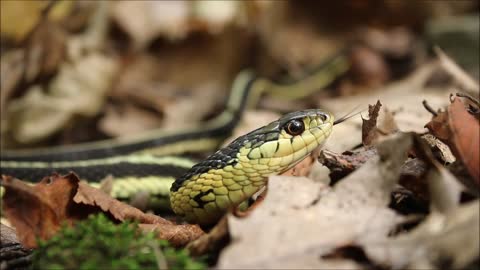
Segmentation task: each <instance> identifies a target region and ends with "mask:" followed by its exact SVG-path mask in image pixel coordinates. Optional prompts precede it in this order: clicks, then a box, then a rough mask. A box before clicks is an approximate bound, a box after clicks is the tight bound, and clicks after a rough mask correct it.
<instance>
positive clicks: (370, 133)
mask: <svg viewBox="0 0 480 270" xmlns="http://www.w3.org/2000/svg"><path fill="white" fill-rule="evenodd" d="M380 107H382V103H380V100H377V103H376V104H375V105H374V106H372V105H368V119H362V143H363V145H372V144H373V142H374V141H375V139H376V138H377V136H378V134H377V130H376V129H377V118H378V113H379V111H380Z"/></svg>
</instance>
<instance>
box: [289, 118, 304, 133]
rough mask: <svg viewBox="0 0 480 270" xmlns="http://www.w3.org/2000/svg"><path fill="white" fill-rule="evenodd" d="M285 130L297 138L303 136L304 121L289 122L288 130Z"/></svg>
mask: <svg viewBox="0 0 480 270" xmlns="http://www.w3.org/2000/svg"><path fill="white" fill-rule="evenodd" d="M285 130H286V131H287V133H288V134H290V135H292V136H296V135H299V134H301V133H302V132H303V131H304V130H305V126H304V124H303V121H299V120H292V121H290V122H288V124H287V128H286V129H285Z"/></svg>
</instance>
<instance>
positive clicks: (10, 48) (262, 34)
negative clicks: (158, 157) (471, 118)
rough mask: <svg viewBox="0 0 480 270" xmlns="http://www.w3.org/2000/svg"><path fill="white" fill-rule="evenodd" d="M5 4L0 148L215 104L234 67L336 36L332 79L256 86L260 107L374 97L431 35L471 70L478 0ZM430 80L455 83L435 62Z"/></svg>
mask: <svg viewBox="0 0 480 270" xmlns="http://www.w3.org/2000/svg"><path fill="white" fill-rule="evenodd" d="M0 4H1V39H0V41H1V81H0V83H1V84H0V86H1V88H0V89H1V92H0V93H1V104H0V105H1V142H2V147H3V148H31V147H36V146H48V145H63V144H73V143H79V142H85V141H93V140H99V139H106V138H112V137H119V136H131V135H132V134H138V133H141V132H142V131H145V130H149V129H156V128H161V129H172V130H175V129H179V128H182V127H185V126H192V125H195V124H198V123H202V121H205V120H208V119H210V118H212V117H213V116H215V115H216V114H218V113H219V112H220V111H221V110H222V108H223V104H224V102H225V100H226V98H227V96H228V94H229V91H230V85H231V82H232V80H233V79H234V77H235V76H236V74H238V72H239V71H240V70H242V69H244V68H250V69H252V70H254V71H255V72H256V73H258V74H259V75H260V76H265V77H268V78H274V79H275V78H277V79H279V78H280V79H281V78H290V79H296V78H301V77H302V76H304V75H305V74H306V73H308V72H309V71H310V70H312V69H315V67H317V66H318V65H319V64H321V63H322V62H323V61H325V60H326V59H328V58H329V57H331V56H332V55H335V54H338V53H339V52H341V50H342V49H344V48H349V49H350V50H349V52H348V57H349V61H350V63H351V68H350V70H349V71H348V73H347V74H344V75H342V76H341V77H339V78H337V79H336V80H335V82H334V83H333V84H331V85H330V86H329V87H328V88H327V89H322V90H321V89H319V91H318V92H317V93H315V94H314V95H313V96H311V97H307V98H304V99H302V100H299V101H296V102H286V101H282V100H278V99H275V97H265V98H263V99H262V100H261V102H260V104H259V105H258V109H259V110H266V111H275V112H286V111H292V110H296V109H301V108H311V107H323V106H327V107H328V105H329V104H327V103H328V102H326V100H332V99H335V100H338V99H342V98H347V97H349V98H351V97H356V96H362V95H363V96H365V95H366V96H372V97H373V98H374V99H377V98H378V97H377V96H378V93H379V92H378V91H382V89H383V87H384V86H385V85H388V84H391V83H393V82H395V81H399V80H402V79H404V78H406V77H408V76H410V75H411V74H412V73H414V72H415V71H416V70H418V68H419V67H421V66H422V65H425V64H426V63H428V62H429V61H431V60H432V58H434V57H435V56H434V53H433V50H432V48H433V46H434V45H436V46H438V47H440V48H441V49H442V50H443V51H444V52H445V53H446V54H447V55H449V56H450V57H451V58H452V59H453V60H454V61H455V62H456V63H457V64H458V65H460V66H461V67H462V68H463V69H465V70H466V71H467V72H468V73H469V74H470V75H471V76H472V77H473V78H474V79H476V80H478V79H479V77H480V76H479V8H480V6H479V2H478V1H416V0H410V1H407V0H405V1H382V0H351V1H265V0H256V1H253V0H252V1H180V0H178V1H105V2H100V1H98V2H97V1H1V2H0ZM428 84H429V85H432V86H435V85H441V86H442V87H447V86H448V87H450V86H451V87H455V86H456V83H455V82H453V81H452V79H451V77H449V76H447V75H446V73H445V71H442V70H437V71H436V72H434V73H433V75H432V76H431V77H430V78H429V79H428ZM394 98H396V99H397V100H398V101H399V102H404V103H405V102H408V100H403V101H402V95H398V94H397V96H395V97H394ZM353 100H354V102H353V103H352V104H354V103H355V99H353ZM444 101H445V102H448V100H446V99H445V100H444ZM420 102H421V100H420ZM357 103H358V102H357ZM332 104H333V103H330V106H333V107H337V108H338V106H340V105H332ZM335 104H337V103H335ZM349 104H350V103H349ZM362 104H363V103H362ZM352 106H353V105H352ZM416 106H418V107H419V108H420V109H421V110H423V108H421V106H419V104H417V105H416ZM347 107H348V106H347ZM393 107H395V106H393ZM346 109H347V110H349V109H351V107H350V108H346ZM397 110H398V108H397ZM429 118H430V115H429V114H428V113H427V119H429ZM422 123H423V124H424V123H425V121H422ZM423 124H422V125H423Z"/></svg>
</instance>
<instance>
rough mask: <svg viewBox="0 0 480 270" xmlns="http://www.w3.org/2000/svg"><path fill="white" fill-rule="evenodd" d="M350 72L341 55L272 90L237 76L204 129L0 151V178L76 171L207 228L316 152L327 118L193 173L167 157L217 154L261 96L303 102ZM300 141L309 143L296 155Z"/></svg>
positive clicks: (243, 140) (263, 135) (294, 117)
mask: <svg viewBox="0 0 480 270" xmlns="http://www.w3.org/2000/svg"><path fill="white" fill-rule="evenodd" d="M348 69H349V62H348V59H347V57H346V55H345V53H343V52H342V53H339V54H337V55H335V56H334V57H332V58H331V59H329V60H327V61H326V62H325V63H324V64H323V65H322V66H320V67H319V68H318V69H316V70H315V71H314V72H312V73H311V74H309V75H307V76H305V77H304V78H302V79H301V80H298V81H294V82H289V83H283V84H280V83H275V82H272V81H270V80H268V79H265V78H259V77H256V76H255V75H254V74H253V73H252V72H250V71H243V72H241V73H239V75H237V77H236V79H235V80H234V82H233V84H232V89H231V92H230V96H229V99H228V101H227V103H226V107H225V109H224V111H223V112H222V113H221V114H219V115H218V116H217V117H215V118H213V119H212V120H210V121H208V122H206V123H204V124H203V126H202V127H195V128H191V129H187V130H182V131H177V132H163V131H158V130H153V131H150V132H146V133H145V134H142V135H140V136H137V137H135V138H118V139H111V140H107V141H99V142H92V143H83V144H78V145H72V146H61V147H50V148H39V149H33V150H16V151H6V150H2V155H1V161H0V167H1V169H2V174H6V175H12V176H14V177H16V178H19V179H22V180H27V181H32V182H35V181H39V180H40V179H41V178H43V177H44V176H47V175H50V174H51V173H52V172H58V173H67V172H69V171H74V172H76V173H77V174H78V175H79V176H80V177H81V178H82V179H84V180H87V181H88V182H90V183H92V185H98V182H99V181H100V180H102V179H104V178H105V177H107V176H108V175H111V176H113V177H114V181H113V188H112V191H111V195H112V196H114V197H117V198H120V199H129V198H131V197H132V196H133V195H134V194H137V193H138V192H139V191H142V190H144V191H148V192H149V193H150V194H151V195H153V196H154V197H155V196H157V197H160V198H165V197H167V198H168V195H170V197H171V206H172V208H173V210H174V211H175V212H176V213H177V214H179V215H180V216H184V217H185V218H186V219H187V220H189V221H192V222H198V223H201V224H208V223H211V222H214V221H215V220H216V218H218V216H219V215H220V214H221V213H223V211H225V210H226V209H228V208H230V207H233V206H235V205H237V204H238V203H240V202H241V201H243V200H244V199H245V198H247V197H248V196H249V195H251V194H253V193H254V192H255V191H256V190H258V189H259V188H260V187H261V186H263V185H264V184H265V182H264V181H263V180H260V178H261V179H264V177H265V176H266V175H270V174H275V173H279V172H282V171H284V170H286V169H288V168H290V167H291V166H293V165H294V164H295V163H296V162H298V161H300V160H301V159H303V158H304V157H305V156H306V155H307V154H308V153H310V152H311V151H312V150H313V148H316V147H317V146H319V145H320V144H321V143H322V142H323V141H324V140H325V139H326V138H327V137H328V136H329V134H330V132H331V128H332V125H333V117H332V116H331V115H329V114H328V113H324V112H321V111H318V110H309V111H301V112H295V113H292V114H287V115H286V116H284V117H282V118H280V119H279V120H278V121H275V122H273V123H271V124H269V125H267V126H265V127H262V128H260V129H257V130H255V131H253V132H251V133H249V134H247V135H244V136H242V137H240V138H238V139H236V140H235V141H234V142H233V143H232V144H230V145H229V146H227V147H226V148H223V149H221V150H219V151H217V152H216V153H215V154H213V155H212V156H210V157H209V158H207V159H206V160H205V161H203V162H201V163H199V164H197V165H195V166H193V165H194V164H195V163H194V162H193V161H192V160H190V159H187V158H182V157H178V156H169V155H178V154H183V153H195V152H205V151H211V150H213V149H216V148H217V147H218V146H219V145H220V143H221V142H222V141H223V140H224V139H225V138H226V137H227V136H229V135H230V134H231V131H232V130H233V128H234V127H235V126H236V124H237V123H238V122H239V120H240V119H241V116H242V113H243V111H244V110H245V109H246V108H248V107H252V106H254V105H255V104H256V102H257V101H258V99H259V97H260V96H261V95H262V94H265V93H266V94H270V95H275V96H283V97H286V98H290V99H291V98H298V97H304V96H307V95H309V94H311V93H313V92H314V91H316V90H318V89H321V88H323V87H325V86H327V85H328V84H330V83H331V82H333V81H334V80H335V79H336V78H337V77H338V76H339V75H341V74H343V73H345V72H346V71H347V70H348ZM289 123H297V124H301V125H303V130H302V133H300V134H298V135H292V134H293V133H289V131H288V126H289ZM292 131H293V130H292ZM301 141H304V142H308V143H306V144H304V145H303V146H302V147H301V148H298V147H300V146H299V145H301V144H300V142H301ZM287 142H288V145H287ZM274 145H277V146H276V147H274ZM247 151H248V153H247ZM288 151H290V152H288ZM246 153H247V154H246ZM279 157H281V158H280V159H279ZM227 159H228V160H227ZM257 162H258V164H256V163H257ZM276 162H278V164H277V163H276ZM192 166H193V167H192ZM210 177H211V178H212V179H210ZM245 178H247V179H245ZM175 179H177V180H176V181H175ZM219 179H224V180H221V181H218V180H219ZM239 179H240V180H239ZM174 181H175V182H174ZM223 181H224V182H223ZM172 183H173V185H172ZM210 184H211V186H210ZM220 185H221V186H220ZM170 187H171V189H170ZM207 188H208V189H207Z"/></svg>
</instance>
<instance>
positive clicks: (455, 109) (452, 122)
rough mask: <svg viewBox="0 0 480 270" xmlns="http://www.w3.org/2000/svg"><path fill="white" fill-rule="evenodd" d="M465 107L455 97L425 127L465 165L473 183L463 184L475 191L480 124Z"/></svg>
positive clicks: (479, 161)
mask: <svg viewBox="0 0 480 270" xmlns="http://www.w3.org/2000/svg"><path fill="white" fill-rule="evenodd" d="M465 107H466V105H465V103H463V102H462V100H461V99H460V98H458V97H457V98H455V99H453V101H452V103H451V104H450V106H448V109H447V111H446V112H440V113H438V114H437V115H436V116H434V117H433V119H432V120H431V121H430V122H429V123H427V124H426V125H425V126H426V127H427V128H428V129H429V130H430V132H431V133H432V134H433V135H435V136H436V137H437V138H439V139H440V140H442V141H444V142H445V143H446V144H447V145H448V146H449V147H450V148H451V149H452V151H453V153H454V154H455V156H456V157H457V158H458V159H460V160H461V161H462V162H463V164H465V166H466V167H467V170H468V172H469V174H470V176H471V177H472V179H473V183H470V182H469V181H468V180H467V182H466V183H464V184H466V185H467V187H469V188H473V189H474V190H475V185H476V187H477V188H478V186H480V134H479V133H480V123H479V121H478V120H477V119H476V118H475V117H474V116H473V115H472V114H470V113H469V112H468V111H467V109H466V108H465ZM472 184H473V186H472Z"/></svg>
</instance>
